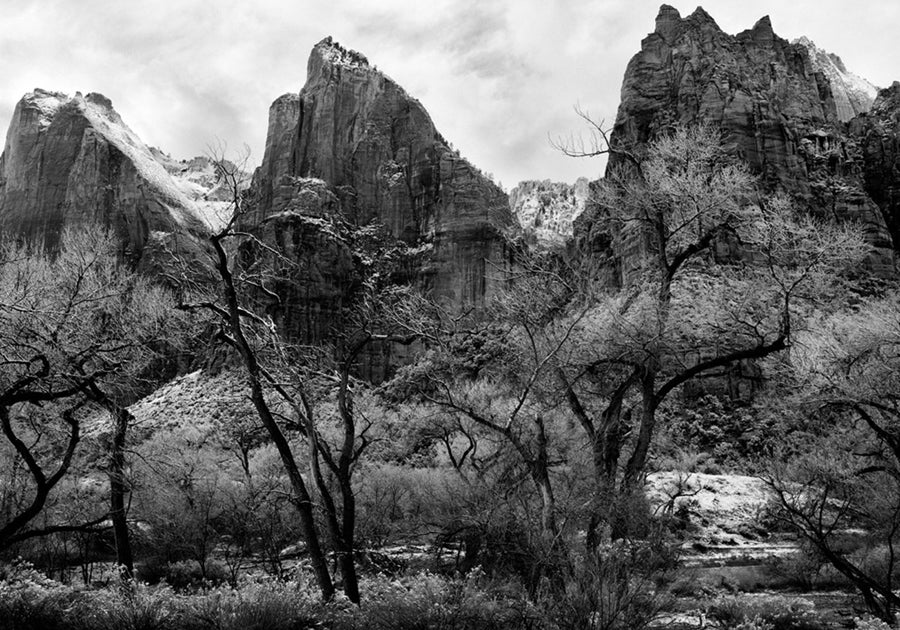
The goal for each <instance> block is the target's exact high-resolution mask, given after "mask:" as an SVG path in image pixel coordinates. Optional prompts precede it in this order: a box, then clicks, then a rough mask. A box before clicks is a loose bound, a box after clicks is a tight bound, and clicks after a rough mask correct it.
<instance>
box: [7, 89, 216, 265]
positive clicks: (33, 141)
mask: <svg viewBox="0 0 900 630" xmlns="http://www.w3.org/2000/svg"><path fill="white" fill-rule="evenodd" d="M89 222H99V223H100V224H101V225H105V226H108V227H109V228H111V229H112V230H114V231H115V232H116V233H117V234H119V235H120V237H121V239H122V243H123V252H124V253H125V255H126V256H127V257H128V258H130V259H131V260H132V261H134V262H139V261H141V258H142V255H143V253H144V251H145V248H146V247H147V246H148V243H150V242H151V241H153V240H154V239H159V238H164V236H163V235H166V234H169V235H170V234H173V233H178V234H184V235H201V234H203V233H205V232H206V229H207V228H206V226H205V225H204V223H203V222H202V221H201V220H200V219H199V218H198V217H197V216H196V215H195V213H194V211H193V207H192V204H191V202H190V201H189V200H188V199H187V198H186V197H185V195H184V194H183V193H182V192H181V191H180V190H179V189H178V187H177V186H176V185H175V184H174V182H173V181H172V180H171V178H170V177H169V175H168V174H167V173H166V171H165V169H163V167H162V166H161V165H160V164H159V163H158V162H156V160H154V158H153V156H152V154H151V153H150V150H149V149H147V147H146V146H144V144H143V143H142V142H141V141H140V140H139V139H138V138H137V136H135V135H134V133H133V132H132V131H131V130H130V129H128V127H127V126H126V125H125V123H124V122H122V119H121V118H120V117H119V115H118V114H117V113H116V112H115V110H114V109H113V108H112V104H111V103H110V101H109V100H108V99H106V98H105V97H103V96H102V95H99V94H88V95H87V96H85V97H82V96H81V94H78V95H76V96H75V97H74V98H69V97H67V96H66V95H64V94H59V93H55V92H46V91H43V90H36V91H35V92H33V93H31V94H27V95H25V97H23V98H22V100H21V101H19V103H18V105H17V106H16V110H15V113H14V114H13V119H12V122H11V124H10V127H9V132H8V134H7V138H6V145H5V147H4V151H3V155H2V156H0V228H2V230H3V231H4V232H7V231H8V232H9V233H13V234H19V235H22V236H24V237H26V238H27V239H29V240H31V241H33V242H42V243H44V244H45V245H46V246H48V247H49V248H51V249H53V248H54V247H55V246H56V243H57V242H58V239H59V237H60V235H61V233H62V231H63V230H64V229H65V228H66V227H74V226H78V225H82V224H86V223H89ZM141 262H143V261H141Z"/></svg>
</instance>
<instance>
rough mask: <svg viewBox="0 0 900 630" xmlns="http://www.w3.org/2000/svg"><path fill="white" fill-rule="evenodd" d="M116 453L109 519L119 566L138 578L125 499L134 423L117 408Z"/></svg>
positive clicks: (127, 575)
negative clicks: (130, 431)
mask: <svg viewBox="0 0 900 630" xmlns="http://www.w3.org/2000/svg"><path fill="white" fill-rule="evenodd" d="M113 407H114V408H113V409H111V412H112V416H113V439H112V452H111V453H110V465H109V516H110V519H112V525H113V535H114V537H115V544H116V564H118V565H119V566H120V567H122V571H123V577H124V578H126V579H131V578H133V577H134V557H133V555H132V552H131V540H130V536H129V532H128V518H127V517H128V514H127V509H126V501H125V496H126V495H127V494H128V492H129V489H128V484H127V483H126V481H125V476H126V475H125V438H126V435H127V433H128V425H129V422H130V420H131V419H132V416H131V412H130V411H128V409H126V408H124V407H119V406H118V405H114V406H113Z"/></svg>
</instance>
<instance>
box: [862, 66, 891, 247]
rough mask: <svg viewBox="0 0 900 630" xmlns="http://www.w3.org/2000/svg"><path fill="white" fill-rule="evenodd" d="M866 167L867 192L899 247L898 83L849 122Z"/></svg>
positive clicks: (880, 93) (882, 93) (882, 92)
mask: <svg viewBox="0 0 900 630" xmlns="http://www.w3.org/2000/svg"><path fill="white" fill-rule="evenodd" d="M850 132H851V134H852V135H853V137H855V138H857V139H858V140H857V141H858V143H859V145H860V147H861V151H862V155H863V163H864V165H865V181H866V192H867V193H868V194H869V196H870V197H871V198H872V199H873V200H874V201H875V203H877V204H878V206H879V208H880V209H881V212H882V215H883V216H884V219H885V222H886V223H887V226H888V230H889V231H890V234H891V238H892V239H893V243H894V247H895V248H898V245H900V82H894V84H893V85H892V86H891V87H889V88H887V89H884V90H882V91H881V92H879V94H878V98H877V99H875V104H874V105H873V107H872V109H871V111H869V113H868V114H864V115H861V116H858V117H857V118H855V119H854V120H853V121H852V122H851V123H850Z"/></svg>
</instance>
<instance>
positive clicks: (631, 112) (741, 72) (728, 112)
mask: <svg viewBox="0 0 900 630" xmlns="http://www.w3.org/2000/svg"><path fill="white" fill-rule="evenodd" d="M871 87H872V86H871V85H870V84H868V83H867V82H865V81H863V80H862V79H859V78H858V77H855V75H852V74H851V73H849V72H848V71H847V70H846V68H845V67H844V65H843V63H842V62H841V61H840V59H839V58H837V57H836V56H834V55H829V54H828V53H825V52H824V51H821V50H820V49H818V48H816V47H815V45H814V44H812V42H810V41H809V40H806V39H803V40H798V41H797V42H796V43H790V42H788V41H787V40H785V39H782V38H780V37H778V36H777V35H776V34H775V33H774V31H773V29H772V24H771V21H770V20H769V18H768V17H764V18H762V19H761V20H759V21H758V22H757V23H756V24H755V25H754V26H753V28H751V29H749V30H746V31H743V32H741V33H738V34H737V35H728V34H726V33H724V32H723V31H722V30H721V29H720V28H719V26H718V25H717V24H716V22H715V21H714V20H713V18H712V17H710V15H709V14H708V13H706V12H705V11H704V10H703V9H702V8H698V9H697V10H696V11H694V13H692V14H691V15H689V16H687V17H684V18H683V17H681V15H680V14H679V13H678V11H677V10H676V9H674V8H673V7H670V6H667V5H663V6H662V7H661V8H660V11H659V15H658V17H657V18H656V28H655V30H654V32H652V33H650V34H649V35H648V36H647V37H646V38H645V39H644V40H643V41H642V42H641V50H640V52H638V53H637V54H636V55H635V56H634V57H633V58H632V59H631V61H630V62H629V64H628V67H627V69H626V72H625V78H624V80H623V84H622V99H621V103H620V105H619V110H618V113H617V116H616V122H615V125H614V128H613V130H612V134H611V143H612V144H613V145H614V146H617V147H620V148H626V149H628V150H630V151H632V152H634V153H637V154H639V153H640V152H641V150H642V148H643V147H645V146H646V144H647V143H648V142H649V141H650V140H651V139H652V138H654V137H655V136H657V135H658V134H660V133H662V132H665V131H666V130H668V129H671V128H672V127H673V126H674V125H677V124H694V123H700V122H703V123H707V124H712V125H715V126H718V127H720V128H721V129H722V131H723V136H724V139H725V141H726V143H727V144H728V145H729V146H730V147H731V148H732V150H733V151H734V152H735V153H736V154H737V155H738V156H740V157H742V158H743V159H745V160H747V162H748V163H749V164H750V166H751V168H752V169H753V170H754V171H755V172H757V173H758V174H759V175H760V176H761V180H762V182H763V184H764V185H765V186H766V187H767V188H768V189H769V190H780V191H784V192H787V193H789V194H790V195H792V196H793V197H794V198H795V199H796V200H797V201H798V202H799V203H801V204H802V205H804V206H805V207H806V208H808V209H809V210H810V211H811V212H816V213H827V214H828V215H830V216H833V217H835V218H838V219H844V220H846V219H850V220H855V221H858V222H860V223H861V225H862V226H863V229H864V230H865V232H866V235H867V239H868V240H869V241H870V242H871V243H872V245H873V247H874V249H875V253H874V254H873V255H872V256H871V257H870V260H869V263H868V264H869V266H870V267H871V271H874V272H875V273H879V274H882V275H890V274H892V273H893V272H894V270H895V262H894V258H895V251H897V250H898V248H900V240H895V239H892V237H891V234H890V232H889V231H888V225H889V224H890V223H891V222H892V219H890V218H889V217H888V218H886V216H885V214H884V212H883V210H884V209H883V208H882V207H879V204H877V203H876V202H875V200H873V198H872V197H871V196H870V195H869V192H868V191H869V189H870V187H871V185H870V184H869V183H868V181H869V179H870V176H869V174H868V173H869V171H870V170H871V169H870V168H869V167H868V166H867V161H866V160H867V159H869V158H868V157H867V155H868V153H870V152H871V151H870V150H867V149H866V148H864V147H863V145H861V144H860V138H859V137H858V136H856V135H854V134H853V133H851V131H850V129H852V128H854V123H852V122H850V123H848V121H849V120H850V119H853V118H854V117H856V116H866V115H867V114H866V112H867V111H868V110H869V109H870V108H871V106H872V89H871ZM624 164H625V159H624V158H623V157H621V156H618V155H615V154H614V155H612V156H610V160H609V162H608V167H607V173H609V172H610V171H611V170H612V169H616V168H621V167H623V165H624ZM589 214H590V213H586V216H585V218H584V219H583V221H588V220H589V216H587V215H589Z"/></svg>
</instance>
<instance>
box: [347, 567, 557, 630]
mask: <svg viewBox="0 0 900 630" xmlns="http://www.w3.org/2000/svg"><path fill="white" fill-rule="evenodd" d="M364 588H365V590H364V591H363V592H364V593H365V595H364V598H363V602H362V606H360V607H359V608H355V607H348V608H346V609H343V610H341V611H340V612H339V613H338V614H333V616H332V618H331V622H332V624H333V625H332V626H331V627H333V628H334V629H335V630H356V629H359V630H430V629H435V630H438V629H439V630H518V629H525V628H540V627H542V626H541V625H540V623H539V622H540V615H539V614H538V612H537V611H536V610H535V609H534V607H533V606H532V605H531V604H529V603H528V601H527V600H526V598H525V594H524V591H523V590H522V589H521V588H517V587H514V586H513V587H506V588H504V587H502V586H498V585H497V583H493V582H489V581H486V580H485V577H484V575H483V574H482V573H481V572H480V571H473V572H472V573H471V574H470V575H469V576H468V577H466V578H455V579H449V578H444V577H440V576H437V575H434V574H430V573H423V574H419V575H416V576H413V577H411V578H407V579H399V580H393V581H386V580H383V579H376V580H367V581H366V584H365V585H364Z"/></svg>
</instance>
